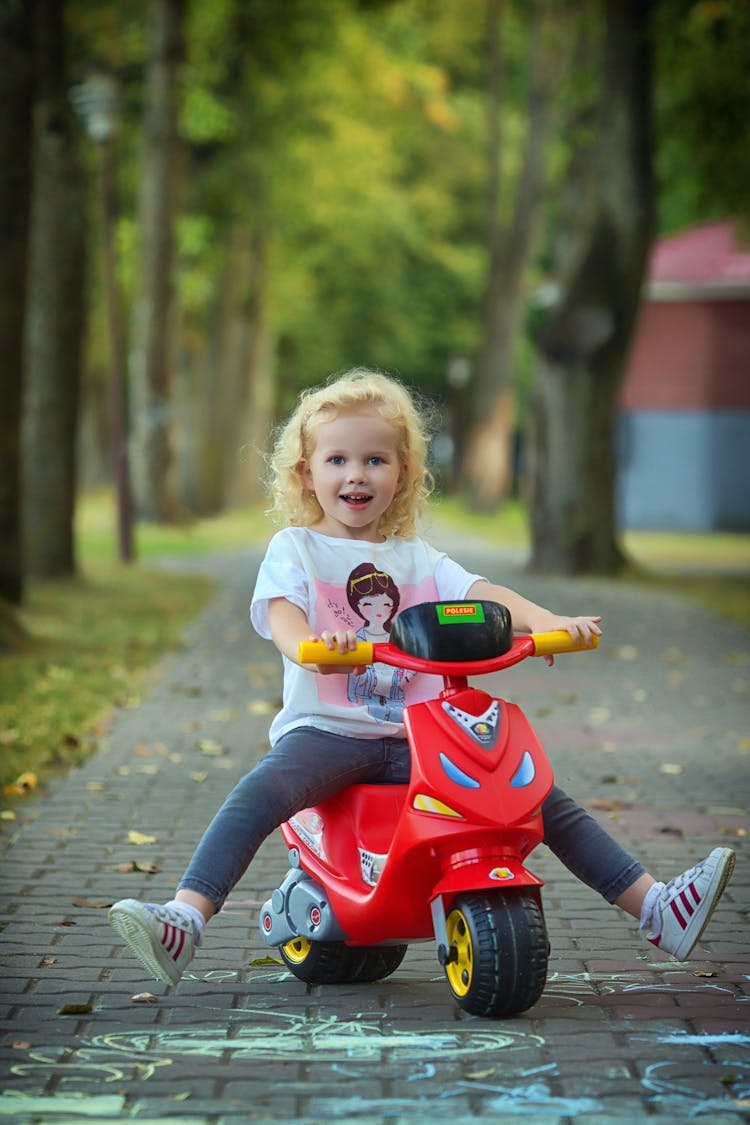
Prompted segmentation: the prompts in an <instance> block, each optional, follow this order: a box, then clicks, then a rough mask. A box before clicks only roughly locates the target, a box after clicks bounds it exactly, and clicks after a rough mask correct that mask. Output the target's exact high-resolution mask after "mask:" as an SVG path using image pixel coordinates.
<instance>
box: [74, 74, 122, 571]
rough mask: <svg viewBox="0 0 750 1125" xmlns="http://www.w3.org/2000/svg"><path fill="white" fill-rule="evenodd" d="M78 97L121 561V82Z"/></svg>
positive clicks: (106, 79)
mask: <svg viewBox="0 0 750 1125" xmlns="http://www.w3.org/2000/svg"><path fill="white" fill-rule="evenodd" d="M73 100H74V102H75V105H76V107H77V108H78V110H79V112H80V113H81V116H82V117H83V119H84V121H85V123H86V128H87V131H88V135H89V137H90V138H91V140H92V141H94V142H95V143H96V146H97V149H98V152H99V186H100V203H101V213H102V264H103V276H104V290H105V299H106V306H107V322H108V326H109V342H110V348H109V363H110V368H109V370H110V379H109V406H110V429H111V442H112V471H113V477H114V484H115V495H116V498H117V539H118V548H119V556H120V559H121V560H122V561H123V562H130V561H131V560H132V559H133V556H134V551H133V497H132V491H131V484H130V464H129V458H128V426H127V409H126V378H125V341H124V334H123V328H122V308H121V303H120V288H119V284H118V280H117V251H116V247H115V232H116V227H117V187H116V180H115V162H114V137H115V134H116V132H117V127H118V125H119V117H120V111H119V98H118V90H117V83H116V81H115V79H114V78H113V77H112V75H111V74H107V73H106V72H101V71H100V72H96V73H93V74H90V75H89V77H88V78H86V79H85V81H84V82H82V83H81V85H80V86H76V87H75V89H74V90H73Z"/></svg>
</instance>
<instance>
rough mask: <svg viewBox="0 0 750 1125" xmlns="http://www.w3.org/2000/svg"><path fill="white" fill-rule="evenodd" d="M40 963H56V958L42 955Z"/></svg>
mask: <svg viewBox="0 0 750 1125" xmlns="http://www.w3.org/2000/svg"><path fill="white" fill-rule="evenodd" d="M42 964H43V965H56V964H57V958H56V957H42Z"/></svg>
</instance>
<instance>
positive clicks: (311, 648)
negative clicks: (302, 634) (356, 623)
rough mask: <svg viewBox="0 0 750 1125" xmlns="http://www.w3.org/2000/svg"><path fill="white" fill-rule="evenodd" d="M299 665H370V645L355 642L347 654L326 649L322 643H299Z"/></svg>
mask: <svg viewBox="0 0 750 1125" xmlns="http://www.w3.org/2000/svg"><path fill="white" fill-rule="evenodd" d="M299 662H300V664H372V643H371V642H370V641H357V647H356V648H353V649H349V651H348V652H339V650H338V649H337V648H334V649H330V648H326V646H325V644H324V643H323V641H300V644H299Z"/></svg>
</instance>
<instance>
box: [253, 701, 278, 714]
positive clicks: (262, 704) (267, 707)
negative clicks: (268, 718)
mask: <svg viewBox="0 0 750 1125" xmlns="http://www.w3.org/2000/svg"><path fill="white" fill-rule="evenodd" d="M247 710H248V713H249V714H250V715H270V714H271V712H272V711H275V710H276V708H275V707H274V705H273V703H269V702H268V700H267V699H252V700H251V701H250V702H249V703H248V705H247Z"/></svg>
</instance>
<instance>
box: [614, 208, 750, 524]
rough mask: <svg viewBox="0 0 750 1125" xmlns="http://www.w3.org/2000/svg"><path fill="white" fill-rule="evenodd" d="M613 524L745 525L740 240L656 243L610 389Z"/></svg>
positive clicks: (745, 302)
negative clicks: (620, 371)
mask: <svg viewBox="0 0 750 1125" xmlns="http://www.w3.org/2000/svg"><path fill="white" fill-rule="evenodd" d="M619 438H620V459H619V477H618V488H619V495H618V504H619V513H620V523H621V525H622V526H624V527H629V528H638V527H642V528H649V527H650V528H659V529H662V530H670V529H671V530H708V529H719V528H721V529H726V530H740V529H742V530H745V529H748V528H750V242H749V243H747V244H744V243H742V242H741V240H740V238H739V234H738V231H737V227H736V225H735V224H734V223H732V222H721V223H710V224H706V225H705V226H700V227H695V228H693V229H691V230H688V231H685V232H684V233H682V234H680V235H677V236H675V237H673V238H668V239H664V240H662V241H661V242H658V243H657V244H656V245H655V247H654V249H653V252H652V256H651V262H650V267H649V274H648V284H647V288H646V292H645V295H644V301H643V305H642V309H641V314H640V319H639V323H638V328H637V332H636V336H635V340H634V344H633V350H632V352H631V357H630V363H629V366H628V371H627V374H626V377H625V379H624V382H623V387H622V392H621V397H620V419H619Z"/></svg>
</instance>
